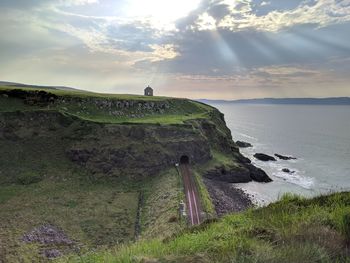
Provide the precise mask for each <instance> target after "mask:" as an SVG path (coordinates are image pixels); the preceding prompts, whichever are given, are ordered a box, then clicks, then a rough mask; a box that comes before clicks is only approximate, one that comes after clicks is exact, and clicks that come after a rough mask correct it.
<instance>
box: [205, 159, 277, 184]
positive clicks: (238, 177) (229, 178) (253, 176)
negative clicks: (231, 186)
mask: <svg viewBox="0 0 350 263" xmlns="http://www.w3.org/2000/svg"><path fill="white" fill-rule="evenodd" d="M204 177H206V178H208V179H211V180H216V181H222V182H226V183H247V182H250V181H256V182H263V183H268V182H271V181H272V179H271V178H270V177H269V176H268V175H267V174H266V173H265V172H264V171H263V170H262V169H260V168H257V167H255V166H254V165H252V164H251V163H246V164H243V165H242V166H240V167H236V166H228V167H225V166H221V167H215V169H212V170H209V171H207V173H206V174H205V175H204Z"/></svg>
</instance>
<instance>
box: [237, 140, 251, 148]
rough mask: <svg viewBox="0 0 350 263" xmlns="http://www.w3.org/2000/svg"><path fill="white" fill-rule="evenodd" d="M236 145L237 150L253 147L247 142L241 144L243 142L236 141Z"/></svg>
mask: <svg viewBox="0 0 350 263" xmlns="http://www.w3.org/2000/svg"><path fill="white" fill-rule="evenodd" d="M236 145H237V146H238V147H239V148H248V147H253V145H252V144H250V143H249V142H243V141H236Z"/></svg>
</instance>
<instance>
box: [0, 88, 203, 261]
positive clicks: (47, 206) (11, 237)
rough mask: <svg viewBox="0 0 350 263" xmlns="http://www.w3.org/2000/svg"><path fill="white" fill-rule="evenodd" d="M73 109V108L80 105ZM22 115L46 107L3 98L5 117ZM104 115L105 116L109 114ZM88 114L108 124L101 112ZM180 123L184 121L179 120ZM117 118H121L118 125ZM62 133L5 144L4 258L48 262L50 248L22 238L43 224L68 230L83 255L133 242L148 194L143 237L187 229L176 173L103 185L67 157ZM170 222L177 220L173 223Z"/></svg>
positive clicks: (0, 221)
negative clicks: (46, 255) (140, 204)
mask: <svg viewBox="0 0 350 263" xmlns="http://www.w3.org/2000/svg"><path fill="white" fill-rule="evenodd" d="M55 93H56V91H55ZM57 93H59V94H61V95H64V96H97V97H98V96H104V95H100V94H94V95H91V94H82V93H77V94H74V92H73V93H72V92H66V91H57ZM67 94H68V95H67ZM115 97H116V98H118V99H121V98H123V99H130V98H137V99H143V100H145V99H147V100H163V98H159V97H152V98H146V97H143V96H129V95H121V96H119V95H118V96H115ZM180 102H181V101H180ZM185 106H186V105H185ZM71 107H72V109H73V108H74V107H76V106H75V105H71ZM190 107H191V106H190ZM200 107H201V106H200ZM18 110H21V111H24V110H25V111H27V110H47V109H42V108H39V107H35V106H29V105H25V104H24V103H23V102H22V101H21V100H19V99H11V98H5V97H2V96H0V112H1V111H2V112H9V111H18ZM50 110H61V109H50ZM184 110H186V109H184ZM71 114H74V115H75V112H74V111H72V112H71ZM101 114H104V115H103V116H105V113H104V112H102V113H101ZM80 117H82V116H80ZM89 117H90V118H91V119H94V120H98V121H106V122H109V120H103V119H101V117H100V116H99V115H91V116H89ZM176 118H177V117H176V116H168V117H167V118H165V119H163V120H159V116H154V119H153V120H150V122H152V121H157V122H161V123H162V124H165V123H171V122H172V121H169V120H173V119H174V120H175V122H176V121H177V119H176ZM179 118H182V117H181V116H180V115H179ZM118 121H121V120H117V121H115V120H114V121H112V122H118ZM133 121H135V122H137V121H139V120H133ZM24 132H26V131H25V130H24ZM28 132H29V133H30V131H28ZM41 132H43V131H41ZM59 132H61V131H60V130H56V129H53V130H50V131H49V132H48V133H47V134H46V135H45V136H46V137H47V138H46V137H45V136H44V137H42V136H40V137H37V136H29V138H30V139H25V140H20V141H17V140H0V148H1V154H0V211H1V213H0V261H1V260H2V259H3V260H6V261H7V262H18V261H24V262H39V261H40V260H43V257H42V256H40V253H41V251H42V250H43V249H46V248H50V246H45V245H39V244H34V245H32V244H24V243H23V242H22V241H21V237H22V236H23V234H25V233H27V232H28V231H30V230H32V229H33V228H34V227H36V226H40V225H42V224H45V223H50V224H53V225H55V226H58V227H60V228H62V229H63V230H64V231H65V233H66V234H67V235H68V236H69V237H70V238H71V239H73V240H76V241H77V247H79V248H80V250H81V252H82V253H84V251H87V250H91V249H93V248H96V247H99V246H107V247H108V246H111V245H114V244H116V243H120V242H129V241H132V240H133V239H134V234H135V233H134V229H135V225H134V223H135V221H136V211H137V206H138V195H139V192H144V193H145V201H144V203H145V204H144V208H143V209H142V213H141V218H142V222H141V223H142V225H141V231H142V233H141V234H142V237H144V236H145V237H149V236H152V237H154V236H155V235H158V234H161V235H162V236H169V235H171V234H173V233H174V232H176V231H179V230H180V229H182V228H183V225H182V224H181V223H180V222H179V221H178V211H177V205H178V198H177V196H179V193H180V192H181V187H180V185H179V177H178V176H177V174H174V172H175V170H174V171H172V170H169V171H164V173H163V174H161V175H158V176H157V177H155V178H154V179H153V180H145V181H135V180H132V179H131V178H129V177H127V176H126V177H125V178H128V179H123V180H122V179H119V180H117V179H99V180H98V181H97V180H95V179H94V177H93V176H92V174H90V173H89V172H87V171H85V170H84V169H82V168H81V167H78V166H76V165H75V164H73V163H72V162H71V161H70V160H68V158H67V156H66V153H65V148H66V146H67V144H69V143H71V141H70V140H69V139H62V134H57V136H55V133H59ZM65 132H70V131H69V130H66V131H65ZM67 135H69V134H67ZM63 137H64V136H63ZM150 193H153V195H152V196H151V195H150ZM174 197H175V198H174ZM159 207H161V209H160V210H158V209H159ZM154 211H157V212H156V213H155V212H154ZM160 212H161V216H160ZM157 213H158V214H157ZM171 218H172V219H173V220H174V219H175V221H174V222H170V221H171V220H170V219H171ZM154 225H156V226H157V229H158V230H157V231H156V230H152V229H151V227H153V226H154ZM70 249H71V248H68V247H66V248H62V250H61V251H65V250H68V251H71V250H70Z"/></svg>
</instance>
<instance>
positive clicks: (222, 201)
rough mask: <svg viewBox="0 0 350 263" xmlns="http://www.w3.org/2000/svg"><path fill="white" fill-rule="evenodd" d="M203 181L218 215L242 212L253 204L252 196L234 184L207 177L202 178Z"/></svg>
mask: <svg viewBox="0 0 350 263" xmlns="http://www.w3.org/2000/svg"><path fill="white" fill-rule="evenodd" d="M203 182H204V184H205V185H206V187H207V189H208V192H209V195H210V197H211V199H212V201H213V205H214V207H215V211H216V214H217V215H218V216H219V217H221V216H224V215H226V214H229V213H238V212H242V211H244V210H247V209H248V208H251V207H254V206H255V201H254V199H253V198H252V196H251V195H249V194H248V193H246V192H244V191H243V190H242V189H239V188H238V187H236V185H235V184H232V183H226V182H222V181H217V180H211V179H207V178H203Z"/></svg>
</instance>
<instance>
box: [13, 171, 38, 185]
mask: <svg viewBox="0 0 350 263" xmlns="http://www.w3.org/2000/svg"><path fill="white" fill-rule="evenodd" d="M42 179H43V178H42V176H41V175H39V174H37V173H34V172H26V173H23V174H21V175H20V176H18V178H17V182H18V183H19V184H23V185H29V184H34V183H38V182H40V181H41V180H42Z"/></svg>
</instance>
